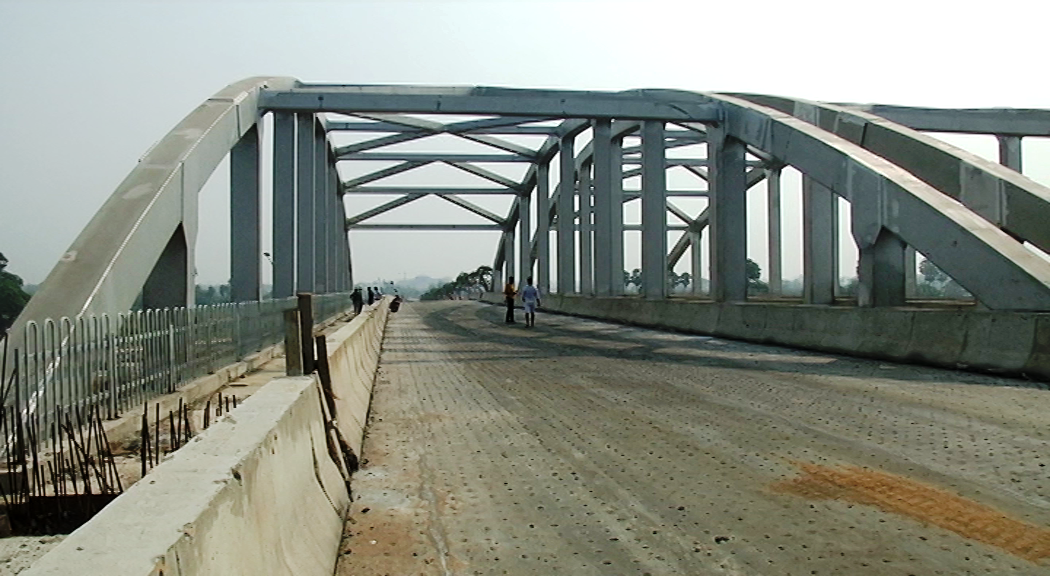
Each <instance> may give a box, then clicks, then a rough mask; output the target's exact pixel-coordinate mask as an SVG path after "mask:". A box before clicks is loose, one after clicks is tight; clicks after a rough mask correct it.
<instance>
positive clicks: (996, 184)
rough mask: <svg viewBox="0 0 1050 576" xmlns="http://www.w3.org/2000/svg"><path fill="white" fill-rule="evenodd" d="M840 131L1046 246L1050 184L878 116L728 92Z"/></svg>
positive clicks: (991, 219) (1018, 234) (1004, 226)
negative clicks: (1049, 185)
mask: <svg viewBox="0 0 1050 576" xmlns="http://www.w3.org/2000/svg"><path fill="white" fill-rule="evenodd" d="M731 96H734V97H738V98H743V99H745V100H748V101H750V102H753V103H755V104H760V105H762V106H767V107H769V108H774V109H776V110H779V111H781V112H784V113H786V114H790V115H792V116H794V117H795V118H798V119H800V120H804V121H806V122H809V123H811V124H813V125H815V126H819V127H820V128H822V129H824V130H827V131H828V132H831V133H833V134H835V135H837V136H841V137H842V138H845V139H846V140H849V141H850V142H852V143H854V144H857V145H858V146H860V147H862V148H864V149H865V150H868V151H870V152H874V153H875V154H878V155H879V156H882V157H883V158H885V159H887V160H889V161H890V162H893V163H894V164H896V165H897V166H900V167H901V168H904V169H905V170H907V171H909V172H911V173H912V174H914V175H915V176H918V177H919V178H920V179H921V180H922V181H924V182H926V183H927V184H929V185H931V186H933V187H934V188H936V189H937V190H938V191H940V192H942V193H944V194H946V195H948V196H950V197H952V198H954V199H956V200H958V201H959V202H961V203H963V204H964V205H966V207H968V208H970V209H971V210H973V211H974V212H975V213H977V214H978V215H980V216H981V217H983V218H984V219H986V220H988V221H989V222H991V223H992V224H995V225H996V226H998V227H999V228H1001V229H1002V230H1004V231H1006V232H1007V233H1009V234H1010V235H1011V236H1014V237H1015V238H1018V239H1020V240H1023V241H1028V242H1031V243H1032V244H1033V245H1035V246H1037V247H1039V248H1040V249H1041V250H1043V251H1044V252H1050V228H1048V227H1047V226H1046V223H1047V222H1050V188H1047V187H1046V186H1043V185H1042V184H1039V183H1037V182H1035V181H1033V180H1031V179H1029V178H1027V177H1025V176H1023V175H1022V174H1021V173H1019V172H1018V171H1016V170H1012V169H1010V168H1007V167H1005V166H1003V165H1001V164H997V163H995V162H990V161H988V160H985V159H984V158H981V157H980V156H977V155H976V154H973V153H970V152H967V151H966V150H962V149H960V148H957V147H955V146H952V145H951V144H948V143H946V142H944V141H941V140H938V139H936V138H933V137H931V136H927V135H926V134H923V133H922V132H919V131H918V130H913V129H911V128H908V127H907V126H903V125H901V124H898V123H896V122H893V121H891V120H888V119H886V118H883V117H881V116H877V115H875V114H872V113H868V112H864V111H861V110H856V109H851V108H845V107H842V106H836V105H833V104H824V103H820V102H810V101H807V100H800V99H795V98H785V97H781V96H766V95H761V94H733V95H731Z"/></svg>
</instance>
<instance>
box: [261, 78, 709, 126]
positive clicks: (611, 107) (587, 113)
mask: <svg viewBox="0 0 1050 576" xmlns="http://www.w3.org/2000/svg"><path fill="white" fill-rule="evenodd" d="M261 98H262V101H261V106H260V108H262V109H264V110H292V111H297V112H335V113H340V114H355V113H363V112H378V113H409V114H468V115H469V114H477V115H502V116H525V117H536V116H548V117H559V118H617V119H630V120H659V121H692V122H718V121H720V120H721V119H722V114H721V106H719V105H717V104H712V103H705V102H699V101H698V100H697V99H696V98H695V97H694V98H691V99H685V98H683V99H680V100H678V99H675V98H671V97H669V96H666V95H665V96H662V97H661V98H651V97H649V96H648V95H647V94H646V93H645V92H644V91H634V92H621V93H614V92H580V91H567V90H519V89H510V88H487V87H465V88H458V87H448V88H444V87H433V88H430V87H419V86H360V85H302V86H300V87H296V88H292V89H288V90H267V91H264V92H263V93H262V96H261Z"/></svg>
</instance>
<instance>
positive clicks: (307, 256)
mask: <svg viewBox="0 0 1050 576" xmlns="http://www.w3.org/2000/svg"><path fill="white" fill-rule="evenodd" d="M295 124H296V143H297V149H296V184H297V186H298V189H297V191H296V192H297V194H296V200H297V206H296V208H297V209H298V210H297V223H298V230H297V232H298V233H297V243H298V251H297V255H296V287H295V289H296V291H297V292H313V291H314V242H315V240H316V239H315V238H314V199H315V197H314V158H315V155H314V142H315V140H314V115H313V114H297V115H296V117H295Z"/></svg>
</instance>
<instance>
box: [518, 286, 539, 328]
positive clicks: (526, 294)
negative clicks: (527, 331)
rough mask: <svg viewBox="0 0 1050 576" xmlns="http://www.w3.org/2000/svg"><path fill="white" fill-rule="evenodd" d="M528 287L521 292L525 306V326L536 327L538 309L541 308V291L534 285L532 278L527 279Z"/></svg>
mask: <svg viewBox="0 0 1050 576" xmlns="http://www.w3.org/2000/svg"><path fill="white" fill-rule="evenodd" d="M525 283H526V284H527V286H525V288H524V289H523V290H522V291H521V301H522V303H523V304H525V326H526V327H527V328H531V327H534V326H536V309H537V308H539V307H540V291H539V290H538V289H537V288H536V287H535V286H533V285H532V276H529V277H528V278H526V279H525Z"/></svg>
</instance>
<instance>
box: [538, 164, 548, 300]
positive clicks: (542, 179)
mask: <svg viewBox="0 0 1050 576" xmlns="http://www.w3.org/2000/svg"><path fill="white" fill-rule="evenodd" d="M550 187H551V182H550V164H547V163H543V164H540V165H539V166H537V167H536V240H535V244H536V287H537V288H538V289H539V291H540V293H541V294H549V293H550V289H551V249H550V239H551V236H550V229H551V221H550V208H551V194H550V192H551V189H550Z"/></svg>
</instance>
